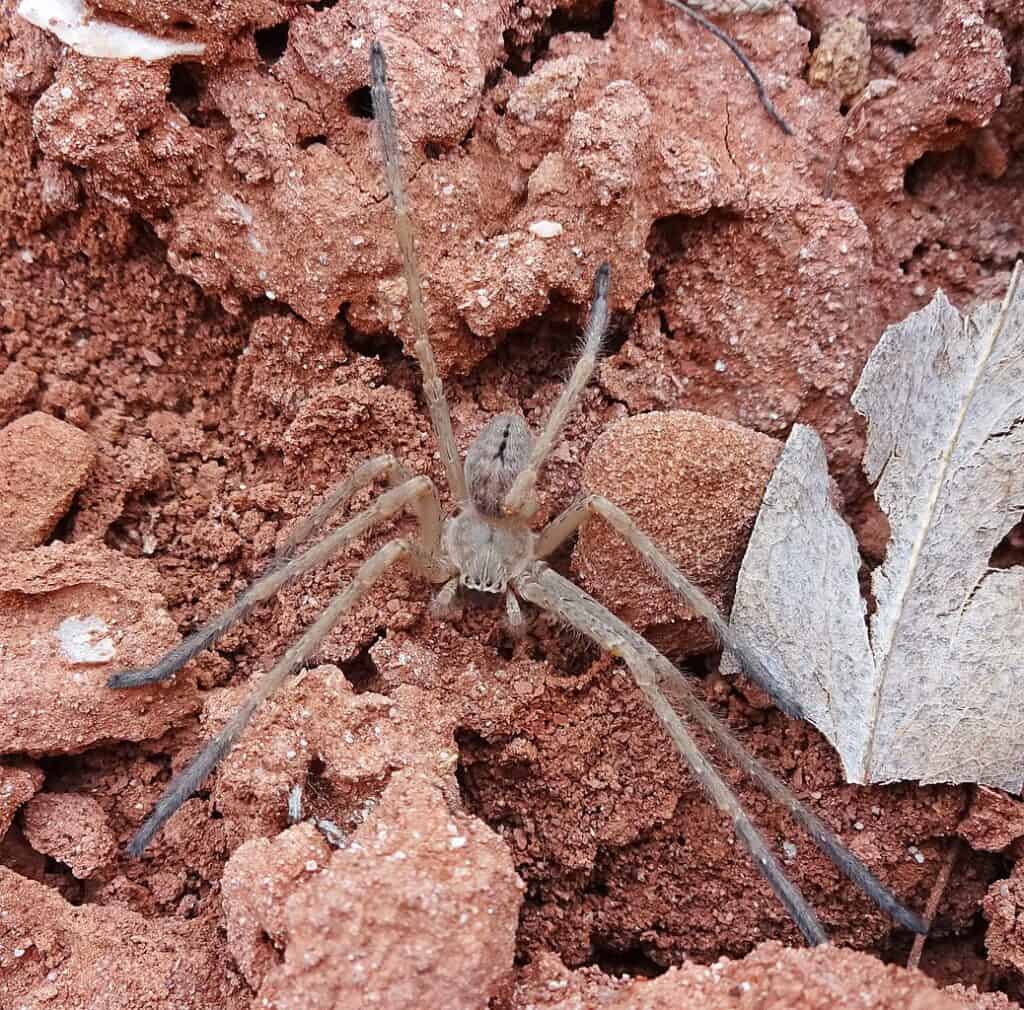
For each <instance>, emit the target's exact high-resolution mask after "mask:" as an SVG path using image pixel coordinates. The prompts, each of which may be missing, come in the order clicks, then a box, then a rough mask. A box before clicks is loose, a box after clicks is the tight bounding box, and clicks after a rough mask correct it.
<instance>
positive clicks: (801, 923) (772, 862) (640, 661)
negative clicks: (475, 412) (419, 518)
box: [515, 562, 828, 945]
mask: <svg viewBox="0 0 1024 1010" xmlns="http://www.w3.org/2000/svg"><path fill="white" fill-rule="evenodd" d="M515 586H516V589H517V590H518V591H519V592H520V593H521V594H522V596H523V597H524V599H527V600H529V601H530V602H531V603H534V604H536V605H537V606H539V607H541V608H542V609H544V610H547V611H548V612H550V613H552V614H554V615H555V616H557V617H559V618H561V619H562V620H564V621H566V622H568V623H569V624H570V625H572V626H573V627H574V628H575V629H576V630H577V631H579V632H581V633H582V634H583V635H585V636H586V637H587V638H589V639H590V640H591V641H593V642H596V643H597V644H598V645H599V646H601V648H603V649H605V650H606V651H607V652H610V653H611V654H612V655H614V656H620V657H621V658H622V659H623V660H624V661H625V663H626V665H627V666H628V667H629V669H630V671H631V672H632V674H633V676H634V679H635V680H636V683H637V686H638V687H639V688H640V690H641V691H642V692H643V694H644V696H645V697H646V699H647V702H648V704H649V705H650V706H651V708H652V709H653V711H654V714H655V715H656V716H657V717H658V720H659V721H660V722H661V724H662V726H663V727H664V728H665V730H666V732H667V733H668V734H669V736H670V737H671V738H672V741H673V742H674V743H675V745H676V749H677V750H678V751H679V753H680V755H681V756H682V757H683V759H684V760H685V761H686V763H687V765H688V766H689V768H690V770H691V772H692V773H693V775H694V777H695V778H696V779H697V781H698V782H699V783H700V784H701V786H702V787H703V789H704V791H705V793H706V794H707V795H708V796H709V797H710V799H711V801H712V802H713V803H714V804H715V806H716V807H718V809H719V810H721V811H722V812H723V813H724V814H726V815H728V817H729V819H730V820H731V821H732V824H733V829H734V830H735V832H736V837H737V838H739V839H740V841H741V842H743V844H744V845H745V846H746V847H747V851H748V852H749V853H750V855H751V858H752V859H753V861H754V864H755V866H757V869H758V870H759V872H760V873H761V874H762V875H763V876H764V878H765V879H766V880H767V881H768V883H769V885H770V886H771V888H772V890H773V891H774V892H775V894H776V895H777V896H778V898H779V900H780V901H781V902H782V904H783V905H784V906H785V907H786V910H787V911H788V912H789V914H790V915H791V916H792V918H793V921H794V922H795V923H796V924H797V926H798V927H799V929H800V932H801V933H803V935H804V938H805V939H806V940H807V942H808V943H810V944H813V945H817V944H821V943H827V942H828V936H827V934H826V933H825V930H824V928H823V927H822V925H821V923H820V922H819V921H818V917H817V915H816V914H815V912H814V909H813V908H811V906H810V905H809V904H808V903H807V900H806V899H805V898H804V896H803V895H802V894H801V893H800V889H799V888H798V887H797V886H796V885H795V884H794V883H793V882H792V881H791V880H790V879H789V877H787V876H786V872H785V870H783V868H782V866H781V865H780V864H779V862H778V860H777V859H776V858H775V856H774V855H773V854H772V852H771V849H769V848H768V843H767V842H766V841H765V840H764V838H763V837H762V835H761V833H760V832H759V831H758V830H757V828H756V827H755V826H754V823H753V822H752V821H751V820H750V818H749V817H748V816H747V813H746V811H745V810H744V809H743V807H742V806H741V805H740V801H739V800H738V799H737V798H736V795H735V793H733V791H732V790H731V789H730V788H729V786H728V785H727V784H726V782H725V780H724V779H723V778H722V776H721V775H719V773H718V772H717V770H716V769H715V768H714V766H713V765H712V764H711V763H710V762H709V761H708V760H707V758H706V757H705V756H704V754H703V753H702V752H701V749H700V747H699V746H698V745H697V742H696V740H694V738H693V736H692V735H691V733H690V732H689V730H688V729H687V728H686V726H685V725H684V723H683V721H682V720H681V719H680V718H679V715H678V714H677V713H676V711H675V709H673V708H672V706H671V705H670V704H669V703H668V701H667V699H666V698H665V696H664V695H663V694H662V692H661V690H660V688H659V687H658V677H657V671H656V670H655V668H654V666H653V665H652V664H651V662H650V659H649V656H648V654H647V652H648V650H649V649H650V650H653V647H652V646H649V645H648V644H647V643H646V642H645V641H644V640H643V639H642V638H641V637H640V636H639V635H637V633H636V632H634V631H633V630H632V629H631V628H629V627H628V626H627V625H626V624H624V623H623V622H622V621H620V620H619V619H618V618H617V617H615V615H614V614H612V612H611V611H610V610H606V609H605V608H604V607H602V606H601V605H600V604H599V603H598V602H597V600H595V599H594V598H593V597H592V596H589V595H588V594H587V593H585V592H584V591H583V590H582V589H580V588H579V587H578V586H576V585H574V584H573V583H572V582H570V581H569V580H568V579H564V578H562V576H560V575H558V574H557V573H556V572H553V571H552V570H551V569H550V568H548V567H547V566H546V565H545V564H544V563H543V562H537V563H536V564H535V565H533V566H531V568H530V569H529V570H528V571H527V572H526V573H524V574H523V575H521V576H520V577H519V578H518V579H517V580H516V582H515ZM645 646H646V648H644V647H645Z"/></svg>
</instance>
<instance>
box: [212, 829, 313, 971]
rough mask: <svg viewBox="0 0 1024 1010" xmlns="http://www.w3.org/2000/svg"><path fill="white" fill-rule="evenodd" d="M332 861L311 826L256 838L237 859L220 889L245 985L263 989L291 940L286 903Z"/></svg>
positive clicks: (235, 854)
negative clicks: (297, 889) (266, 979)
mask: <svg viewBox="0 0 1024 1010" xmlns="http://www.w3.org/2000/svg"><path fill="white" fill-rule="evenodd" d="M330 860H331V848H330V846H329V845H328V844H327V842H326V841H324V837H323V835H322V834H321V833H320V832H319V831H318V830H317V829H316V828H315V827H314V826H313V825H312V824H309V823H305V824H296V825H295V826H294V827H291V828H288V829H287V830H285V831H282V832H281V834H279V835H278V836H277V837H276V838H273V839H269V838H253V839H251V840H250V841H248V842H245V843H244V844H242V845H240V846H239V847H238V848H237V849H235V851H234V852H233V853H232V855H231V858H230V859H229V860H228V862H227V865H226V866H225V867H224V876H223V878H222V882H221V887H222V892H223V896H224V898H223V900H224V916H225V918H226V919H227V930H228V947H229V948H230V950H231V954H232V956H233V957H234V959H235V961H236V963H237V964H238V967H239V968H241V970H242V974H243V975H244V976H245V980H246V981H247V982H248V983H249V985H250V986H252V988H253V989H254V990H255V989H259V987H260V986H261V985H262V984H263V979H264V978H265V976H266V975H267V972H269V971H270V969H271V968H273V967H275V966H276V965H278V964H279V963H280V960H281V958H280V955H279V953H278V951H279V950H282V949H283V948H284V946H285V943H286V942H287V939H288V925H287V920H286V916H285V903H286V902H287V900H288V898H289V897H291V895H292V894H293V893H294V892H295V890H296V888H297V887H298V886H299V885H300V884H301V883H302V882H303V881H305V880H308V879H310V876H311V875H312V874H314V873H318V872H319V871H321V870H322V869H323V868H324V867H325V866H327V864H328V863H329V862H330Z"/></svg>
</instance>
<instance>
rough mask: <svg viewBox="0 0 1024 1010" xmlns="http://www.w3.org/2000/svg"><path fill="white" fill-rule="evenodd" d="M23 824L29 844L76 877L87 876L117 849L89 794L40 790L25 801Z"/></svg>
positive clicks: (100, 810)
mask: <svg viewBox="0 0 1024 1010" xmlns="http://www.w3.org/2000/svg"><path fill="white" fill-rule="evenodd" d="M24 824H25V837H26V838H27V839H28V841H29V844H30V845H31V846H32V848H34V849H35V850H36V851H37V852H43V853H45V854H46V855H48V856H51V857H52V858H54V859H56V860H58V861H60V862H62V863H65V864H67V866H69V867H70V869H71V872H72V873H73V874H74V875H75V876H76V877H78V878H79V879H84V878H85V877H91V876H92V875H93V874H94V873H95V872H96V871H97V870H98V869H99V868H100V867H102V866H104V865H106V864H107V863H109V862H110V861H111V860H112V859H113V857H114V853H115V852H116V850H117V840H116V838H115V837H114V833H113V831H111V829H110V825H109V824H108V823H107V815H106V814H105V813H104V811H103V808H102V807H101V806H100V805H99V803H97V802H96V800H94V799H93V798H92V797H91V796H83V795H80V794H77V793H41V794H40V795H39V796H36V797H35V798H34V799H32V800H30V801H29V803H28V804H27V805H26V807H25V813H24Z"/></svg>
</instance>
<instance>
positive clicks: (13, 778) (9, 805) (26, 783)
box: [0, 761, 45, 839]
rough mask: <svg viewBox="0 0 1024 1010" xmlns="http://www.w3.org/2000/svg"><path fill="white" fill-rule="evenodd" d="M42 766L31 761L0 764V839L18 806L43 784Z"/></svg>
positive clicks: (9, 824) (26, 800)
mask: <svg viewBox="0 0 1024 1010" xmlns="http://www.w3.org/2000/svg"><path fill="white" fill-rule="evenodd" d="M44 778H45V776H44V774H43V770H42V768H40V767H39V766H38V765H34V764H32V763H31V762H28V761H24V762H20V763H18V764H0V839H2V838H3V837H4V835H6V834H7V829H8V828H9V827H10V826H11V821H13V820H14V815H15V814H16V813H17V812H18V807H20V806H21V805H22V804H23V803H27V802H28V801H29V800H30V799H31V798H32V797H33V796H34V795H35V794H36V793H37V792H38V791H39V788H40V787H41V786H42V784H43V780H44Z"/></svg>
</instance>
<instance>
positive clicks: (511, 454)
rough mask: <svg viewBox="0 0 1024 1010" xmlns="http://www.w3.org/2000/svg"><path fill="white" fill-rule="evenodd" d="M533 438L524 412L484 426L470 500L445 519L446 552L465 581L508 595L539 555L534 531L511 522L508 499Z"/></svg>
mask: <svg viewBox="0 0 1024 1010" xmlns="http://www.w3.org/2000/svg"><path fill="white" fill-rule="evenodd" d="M532 443H533V436H532V435H531V434H530V429H529V428H528V427H527V426H526V421H525V420H523V418H521V417H520V416H519V415H518V414H499V415H498V416H497V417H495V418H492V419H491V420H490V421H488V422H487V424H485V425H484V426H483V428H482V429H481V431H480V434H479V435H477V437H476V441H474V442H473V444H472V445H471V446H470V447H469V452H467V453H466V465H465V475H466V491H467V492H468V498H467V499H466V502H465V504H464V505H463V506H462V508H461V510H460V511H459V513H458V515H456V516H454V517H453V518H451V519H449V520H448V521H447V522H446V523H445V527H444V537H443V545H444V550H445V554H446V555H447V556H448V559H449V560H450V561H451V563H452V564H453V565H454V566H455V568H456V569H458V572H459V575H458V580H459V583H460V585H462V586H464V587H465V588H466V589H478V590H480V591H481V592H484V593H504V592H506V591H507V587H508V582H509V579H510V578H512V577H513V576H515V575H519V574H520V573H521V572H522V571H523V569H524V568H525V567H526V565H527V564H528V562H530V561H531V560H532V558H533V541H534V534H533V531H532V530H531V529H530V528H529V527H528V526H524V525H523V524H522V523H520V522H516V521H514V520H512V521H510V520H509V519H507V518H506V516H505V512H504V502H505V498H506V496H507V495H508V492H509V491H510V490H511V488H512V484H513V482H514V481H515V479H516V478H517V477H518V476H519V475H520V474H521V473H522V472H523V470H525V469H526V465H527V463H528V462H529V459H530V446H531V445H532Z"/></svg>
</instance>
